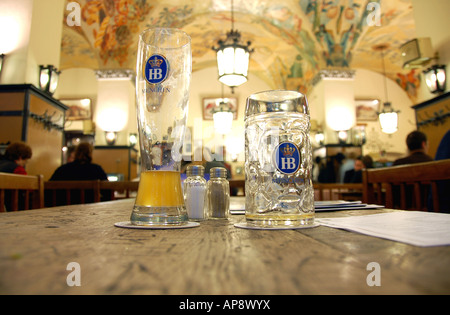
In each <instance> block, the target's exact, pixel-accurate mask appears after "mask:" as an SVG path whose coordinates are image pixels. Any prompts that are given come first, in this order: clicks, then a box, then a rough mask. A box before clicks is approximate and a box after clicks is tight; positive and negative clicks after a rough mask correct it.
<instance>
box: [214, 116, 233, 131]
mask: <svg viewBox="0 0 450 315" xmlns="http://www.w3.org/2000/svg"><path fill="white" fill-rule="evenodd" d="M213 120H214V129H215V130H216V132H217V133H219V134H222V135H224V134H227V133H229V132H230V131H231V126H232V124H233V113H232V112H231V111H228V112H226V111H223V112H222V111H219V112H215V113H214V114H213Z"/></svg>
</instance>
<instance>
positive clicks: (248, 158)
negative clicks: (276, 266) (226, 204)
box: [245, 90, 314, 227]
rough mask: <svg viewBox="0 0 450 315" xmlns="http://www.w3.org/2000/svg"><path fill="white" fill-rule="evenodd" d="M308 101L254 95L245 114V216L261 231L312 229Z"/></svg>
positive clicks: (283, 94)
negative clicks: (269, 228) (307, 227)
mask: <svg viewBox="0 0 450 315" xmlns="http://www.w3.org/2000/svg"><path fill="white" fill-rule="evenodd" d="M309 130H310V117H309V108H308V102H307V99H306V96H305V95H303V94H301V93H299V92H294V91H284V90H276V91H266V92H260V93H256V94H253V95H251V96H250V97H249V98H248V99H247V105H246V111H245V194H246V201H245V217H246V222H247V224H248V225H250V226H251V225H253V226H259V227H277V226H280V227H281V226H284V227H288V226H292V227H296V226H308V225H313V224H314V189H313V185H312V175H311V171H312V151H311V150H312V149H311V142H310V135H309Z"/></svg>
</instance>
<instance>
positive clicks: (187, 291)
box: [0, 199, 450, 295]
mask: <svg viewBox="0 0 450 315" xmlns="http://www.w3.org/2000/svg"><path fill="white" fill-rule="evenodd" d="M133 202H134V200H133V199H126V200H119V201H111V202H103V203H97V204H90V205H74V206H66V207H55V208H47V209H40V210H30V211H22V212H17V213H2V214H1V215H0V294H159V295H162V294H164V295H175V294H182V295H213V294H214V295H216V294H220V295H267V294H268V295H280V294H283V295H297V294H448V293H450V272H449V271H448V266H449V265H450V247H449V246H441V247H427V248H423V247H415V246H411V245H407V244H403V243H399V242H394V241H389V240H384V239H380V238H376V237H371V236H366V235H362V234H358V233H353V232H348V231H344V230H339V229H333V228H329V227H325V226H319V227H316V228H313V229H303V230H277V231H267V230H265V231H261V230H246V229H240V228H236V227H235V226H234V223H236V222H239V221H242V220H244V216H242V215H232V216H231V218H230V219H229V220H227V221H223V220H208V221H205V222H202V223H201V224H200V226H199V227H195V228H189V229H178V230H136V229H125V228H118V227H115V226H114V223H116V222H120V221H127V220H129V216H130V213H131V209H132V206H133ZM380 211H388V210H359V211H358V210H354V211H337V212H325V213H324V212H322V213H317V214H316V216H317V217H332V216H333V217H334V216H350V215H362V214H369V213H378V212H380ZM71 262H76V263H78V264H79V266H80V279H81V283H80V284H81V285H80V286H69V285H68V282H67V277H68V275H69V274H70V273H71V270H72V269H69V270H67V266H68V264H69V263H71ZM371 262H376V263H378V264H379V266H380V279H381V282H380V286H369V285H368V283H367V277H368V275H369V274H370V273H371V270H367V265H368V264H369V263H371Z"/></svg>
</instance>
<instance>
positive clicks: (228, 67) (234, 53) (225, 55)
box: [217, 46, 250, 86]
mask: <svg viewBox="0 0 450 315" xmlns="http://www.w3.org/2000/svg"><path fill="white" fill-rule="evenodd" d="M249 59H250V53H249V52H248V50H246V49H244V48H241V47H234V46H224V47H223V48H222V49H219V50H218V51H217V67H218V71H219V81H220V82H222V83H223V84H225V85H228V86H239V85H241V84H243V83H245V82H247V73H248V64H249Z"/></svg>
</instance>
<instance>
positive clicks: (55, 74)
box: [39, 65, 61, 94]
mask: <svg viewBox="0 0 450 315" xmlns="http://www.w3.org/2000/svg"><path fill="white" fill-rule="evenodd" d="M60 74H61V72H60V71H58V69H56V68H55V67H54V66H52V65H49V66H43V65H40V66H39V86H40V88H41V90H43V91H45V92H48V93H50V94H53V93H55V91H56V88H57V87H58V80H59V75H60Z"/></svg>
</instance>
